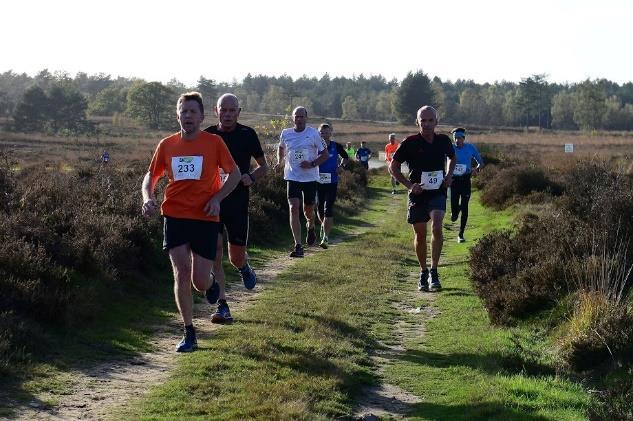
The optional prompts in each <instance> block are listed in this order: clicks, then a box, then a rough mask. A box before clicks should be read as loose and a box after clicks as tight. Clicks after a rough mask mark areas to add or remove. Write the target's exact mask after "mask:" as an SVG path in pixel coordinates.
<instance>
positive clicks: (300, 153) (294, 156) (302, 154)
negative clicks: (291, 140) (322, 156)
mask: <svg viewBox="0 0 633 421" xmlns="http://www.w3.org/2000/svg"><path fill="white" fill-rule="evenodd" d="M306 156H308V151H307V150H305V149H295V150H294V151H292V152H290V159H291V160H292V162H293V163H295V164H300V163H301V162H302V161H305V160H306Z"/></svg>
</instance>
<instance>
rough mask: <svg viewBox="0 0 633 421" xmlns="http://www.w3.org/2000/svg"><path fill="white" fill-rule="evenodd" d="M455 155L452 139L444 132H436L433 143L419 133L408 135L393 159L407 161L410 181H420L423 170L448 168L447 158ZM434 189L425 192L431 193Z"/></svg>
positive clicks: (425, 193) (426, 193)
mask: <svg viewBox="0 0 633 421" xmlns="http://www.w3.org/2000/svg"><path fill="white" fill-rule="evenodd" d="M454 156H455V150H454V149H453V144H452V142H451V139H450V138H449V137H448V136H446V135H444V134H437V133H436V134H435V136H434V137H433V143H429V142H427V141H426V140H425V139H424V138H423V137H422V134H420V133H417V134H414V135H412V136H409V137H407V138H406V139H404V140H403V141H402V143H400V146H398V149H397V150H396V152H395V153H394V154H393V159H395V160H396V161H398V162H401V163H402V162H406V163H407V165H408V166H409V170H410V172H409V181H411V182H412V183H419V182H420V177H421V175H422V171H443V172H445V171H444V170H445V168H446V158H447V157H448V158H452V157H454ZM432 192H434V190H428V191H425V192H424V195H425V196H426V195H431V194H432Z"/></svg>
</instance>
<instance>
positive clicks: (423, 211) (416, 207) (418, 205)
mask: <svg viewBox="0 0 633 421" xmlns="http://www.w3.org/2000/svg"><path fill="white" fill-rule="evenodd" d="M411 196H412V195H411V194H409V210H408V212H407V222H408V223H410V224H417V223H419V222H429V221H430V220H431V211H434V210H441V211H446V192H445V191H440V192H437V193H436V194H434V195H432V196H428V197H424V198H422V199H420V198H415V200H411Z"/></svg>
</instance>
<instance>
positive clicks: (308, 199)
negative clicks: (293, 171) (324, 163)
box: [287, 180, 318, 205]
mask: <svg viewBox="0 0 633 421" xmlns="http://www.w3.org/2000/svg"><path fill="white" fill-rule="evenodd" d="M287 181H288V199H301V197H302V196H303V203H304V204H306V205H313V204H314V198H315V196H316V189H317V184H318V183H317V182H316V181H292V180H287Z"/></svg>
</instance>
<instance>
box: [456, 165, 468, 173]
mask: <svg viewBox="0 0 633 421" xmlns="http://www.w3.org/2000/svg"><path fill="white" fill-rule="evenodd" d="M464 174H466V165H464V164H455V171H453V175H464Z"/></svg>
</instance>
